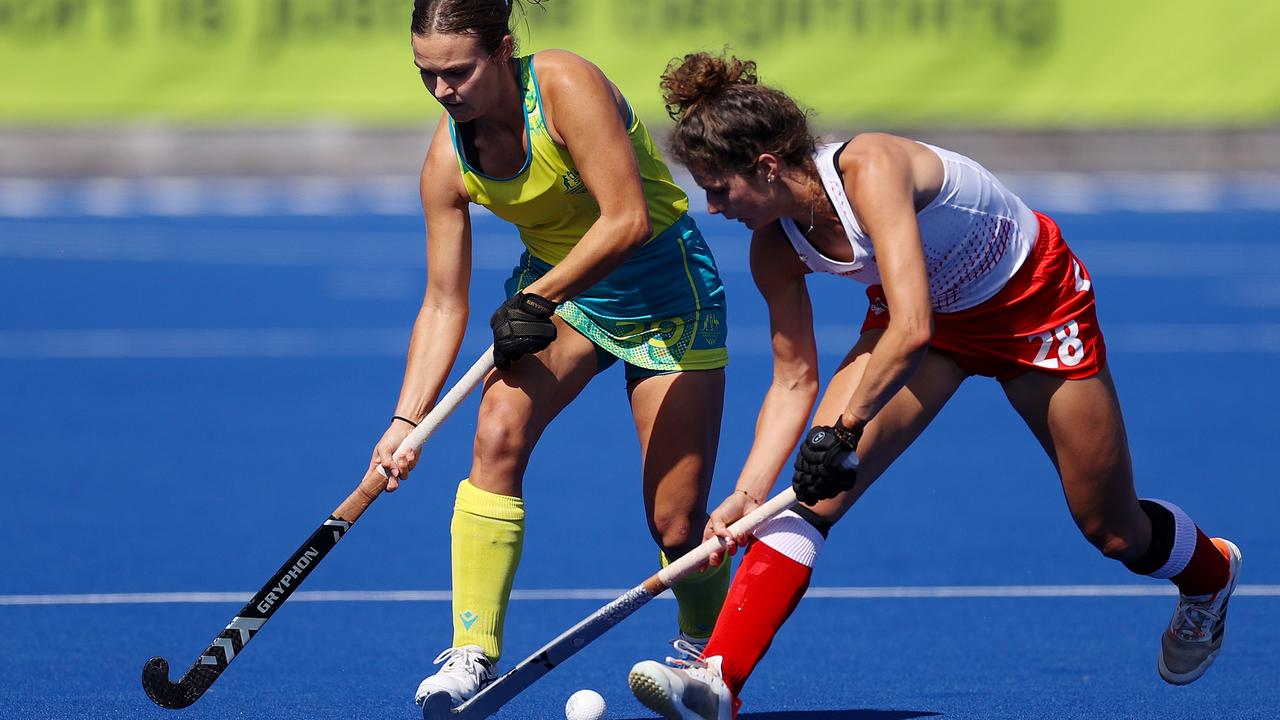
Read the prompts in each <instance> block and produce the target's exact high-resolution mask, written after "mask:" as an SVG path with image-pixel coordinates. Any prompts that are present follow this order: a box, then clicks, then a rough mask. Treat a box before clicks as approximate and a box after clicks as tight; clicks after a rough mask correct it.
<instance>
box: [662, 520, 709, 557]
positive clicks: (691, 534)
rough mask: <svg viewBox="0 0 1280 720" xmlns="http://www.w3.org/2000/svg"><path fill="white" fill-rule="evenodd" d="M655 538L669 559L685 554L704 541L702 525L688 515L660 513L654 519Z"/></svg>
mask: <svg viewBox="0 0 1280 720" xmlns="http://www.w3.org/2000/svg"><path fill="white" fill-rule="evenodd" d="M652 529H653V539H654V540H656V541H657V542H658V546H659V547H661V548H662V552H663V554H664V555H666V556H667V559H669V560H675V559H676V558H678V557H680V556H681V555H684V554H685V553H687V552H689V551H690V550H692V549H693V548H695V547H697V546H698V544H699V543H701V542H702V526H701V525H697V526H695V523H694V522H692V520H691V519H690V518H689V516H687V515H659V516H657V517H654V519H653V528H652Z"/></svg>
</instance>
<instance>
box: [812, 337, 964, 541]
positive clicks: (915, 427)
mask: <svg viewBox="0 0 1280 720" xmlns="http://www.w3.org/2000/svg"><path fill="white" fill-rule="evenodd" d="M882 334H883V331H882V330H871V331H868V332H866V333H864V334H863V335H862V337H860V338H859V339H858V342H857V344H855V345H854V346H853V349H852V350H850V351H849V354H848V355H846V356H845V359H844V360H843V361H842V362H841V366H840V369H839V370H837V371H836V374H835V375H834V376H833V377H832V378H831V382H830V383H829V384H828V385H827V389H826V391H825V392H824V393H823V394H822V399H821V400H820V401H819V402H818V409H817V411H816V412H815V413H814V420H813V422H814V424H815V425H830V424H832V423H834V422H835V421H836V419H837V418H839V417H840V413H841V412H843V410H844V407H845V404H846V403H847V402H848V400H849V397H850V396H851V395H852V394H853V391H854V389H855V388H857V387H858V383H859V382H861V381H862V374H863V372H865V371H866V366H867V362H868V361H869V360H870V359H871V350H872V349H873V348H874V347H875V344H876V342H877V341H879V339H880V336H881V335H882ZM966 377H967V376H966V375H965V374H964V371H962V370H961V369H960V368H959V367H958V366H957V365H956V364H955V363H954V362H952V361H951V359H950V358H948V357H947V356H945V355H943V354H941V353H938V352H936V351H934V350H929V351H927V352H926V353H925V355H924V358H922V359H921V361H920V367H918V368H917V369H916V372H915V374H914V375H912V377H911V379H910V380H909V381H908V382H907V384H906V385H905V386H904V387H903V388H902V389H901V390H899V391H898V392H897V394H895V395H894V396H893V398H892V399H891V400H890V401H889V402H888V403H886V404H885V406H884V408H883V409H881V410H880V412H879V413H877V414H876V416H875V417H874V418H872V420H871V422H869V423H867V426H866V428H865V429H864V430H863V433H862V439H861V440H859V441H858V484H857V485H856V486H855V487H854V488H853V489H852V490H850V491H848V492H846V493H843V494H841V495H839V496H838V497H834V498H831V499H830V500H824V501H822V502H820V503H818V504H817V505H814V506H813V509H814V511H815V512H816V513H817V514H818V515H820V516H822V517H823V518H825V519H827V520H828V521H829V522H832V523H834V522H835V521H837V520H839V519H840V518H841V517H843V516H844V514H845V513H846V512H848V511H849V508H851V507H853V504H854V503H855V502H857V501H858V498H860V497H862V495H863V493H865V492H866V491H867V489H868V488H869V487H871V484H872V483H874V482H875V481H876V480H877V479H879V477H880V476H881V475H882V474H883V473H884V471H885V470H887V469H888V468H889V466H890V465H891V464H892V463H893V461H894V460H896V459H897V458H898V456H899V455H901V454H902V453H903V452H904V451H905V450H906V449H907V448H908V447H910V446H911V443H913V442H915V440H916V438H917V437H919V436H920V433H922V432H924V429H925V428H926V427H928V426H929V423H931V422H933V419H934V418H935V417H937V415H938V413H939V412H940V411H941V410H942V408H943V406H945V405H946V404H947V401H948V400H950V399H951V396H952V395H954V394H955V392H956V390H957V389H959V387H960V384H961V383H963V382H964V380H965V378H966Z"/></svg>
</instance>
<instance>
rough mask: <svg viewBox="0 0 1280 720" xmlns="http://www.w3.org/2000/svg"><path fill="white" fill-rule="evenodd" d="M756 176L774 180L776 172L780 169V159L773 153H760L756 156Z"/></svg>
mask: <svg viewBox="0 0 1280 720" xmlns="http://www.w3.org/2000/svg"><path fill="white" fill-rule="evenodd" d="M755 169H756V176H757V177H759V178H760V179H761V180H764V181H765V182H776V181H777V180H778V173H779V171H781V170H782V161H781V160H779V159H778V156H777V155H774V154H773V153H761V154H760V156H759V157H757V158H756V163H755Z"/></svg>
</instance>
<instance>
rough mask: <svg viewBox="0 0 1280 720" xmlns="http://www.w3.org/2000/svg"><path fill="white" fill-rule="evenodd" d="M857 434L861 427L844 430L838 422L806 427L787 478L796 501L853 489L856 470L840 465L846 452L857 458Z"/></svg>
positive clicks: (813, 500)
mask: <svg viewBox="0 0 1280 720" xmlns="http://www.w3.org/2000/svg"><path fill="white" fill-rule="evenodd" d="M860 437H862V430H861V429H858V430H856V431H850V430H847V429H846V428H845V427H844V426H843V425H841V424H840V423H839V422H838V421H837V422H836V424H835V425H834V426H831V425H819V426H816V427H813V428H811V429H810V430H809V434H808V436H806V437H805V440H804V443H803V444H802V445H801V446H800V453H799V454H798V455H797V456H796V464H795V475H794V476H793V477H792V479H791V487H792V488H794V489H795V491H796V498H797V499H798V500H799V501H800V502H802V503H804V504H806V505H813V504H815V503H817V502H818V501H820V500H826V499H828V498H833V497H835V496H837V495H839V494H840V493H842V492H844V491H846V490H850V489H852V488H853V486H854V485H855V484H856V483H857V481H858V473H857V470H854V469H849V468H846V467H844V466H843V465H844V463H845V460H846V459H847V458H848V457H849V456H850V455H853V456H854V457H855V458H856V457H857V455H856V450H857V447H858V439H859V438H860Z"/></svg>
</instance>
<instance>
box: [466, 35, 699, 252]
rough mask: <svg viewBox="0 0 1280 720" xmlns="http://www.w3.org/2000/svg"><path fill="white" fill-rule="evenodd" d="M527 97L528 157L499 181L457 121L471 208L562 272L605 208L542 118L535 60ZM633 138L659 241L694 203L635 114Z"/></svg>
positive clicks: (525, 78)
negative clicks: (475, 161) (476, 163)
mask: <svg viewBox="0 0 1280 720" xmlns="http://www.w3.org/2000/svg"><path fill="white" fill-rule="evenodd" d="M516 60H517V62H518V63H519V67H520V88H521V91H522V93H523V97H524V121H525V138H526V143H527V145H528V152H527V153H526V155H525V162H524V165H523V166H522V167H521V168H520V171H519V172H518V173H516V174H515V175H513V176H512V177H509V178H496V177H492V176H490V175H486V174H484V173H483V172H481V171H479V170H477V169H475V168H474V167H472V166H471V164H470V163H468V162H467V157H466V153H465V152H464V149H463V144H462V142H461V139H460V138H459V136H458V129H457V127H456V126H455V125H454V123H453V121H452V120H450V121H449V132H450V133H451V135H452V137H453V146H454V151H455V154H456V155H457V156H458V165H459V167H460V168H461V169H462V181H463V183H464V184H465V185H466V188H467V193H468V195H470V197H471V201H472V202H474V203H476V204H477V205H483V206H484V207H486V208H489V210H490V211H492V212H493V214H494V215H497V216H498V217H500V218H502V219H503V220H506V221H507V222H509V223H511V224H512V225H515V226H516V227H517V228H518V229H519V230H520V239H521V240H523V241H524V244H525V246H526V247H528V248H529V253H530V254H531V255H533V256H534V257H535V258H537V259H539V260H541V261H543V262H545V263H548V264H551V265H555V264H557V263H559V262H560V261H561V260H563V259H564V257H565V256H566V255H568V254H569V251H570V250H572V249H573V246H574V245H576V244H577V243H578V240H580V239H582V236H583V235H586V234H587V230H588V229H590V228H591V226H592V224H594V223H595V221H596V220H597V219H598V218H599V217H600V206H599V205H598V204H597V203H596V201H595V198H594V197H592V196H591V193H589V192H587V188H586V186H584V185H583V184H582V178H581V177H580V176H579V174H578V170H577V168H576V167H574V163H573V158H572V157H571V156H570V155H569V151H568V150H566V149H565V148H562V147H560V146H559V145H556V143H555V141H554V140H552V138H551V133H550V132H549V131H548V130H547V123H546V118H545V117H544V115H543V112H542V93H541V92H540V91H539V89H538V76H537V73H536V72H535V71H534V69H533V56H532V55H529V56H526V57H522V58H517V59H516ZM627 134H628V135H629V136H630V138H631V147H632V148H633V149H634V150H635V154H636V160H637V162H638V163H639V165H640V179H641V181H642V183H643V186H644V196H645V200H646V201H647V202H648V205H649V220H650V222H651V224H652V226H653V237H657V236H658V235H660V234H661V233H662V232H663V231H664V230H666V229H667V228H668V227H670V226H671V225H673V224H674V223H675V222H676V220H679V219H680V217H681V216H683V215H684V214H685V212H686V211H687V210H688V209H689V198H688V197H687V196H686V195H685V193H684V190H682V189H680V186H679V185H676V183H675V181H674V180H672V179H671V172H670V171H669V170H667V166H666V164H665V163H664V162H663V161H662V156H661V155H660V154H659V153H658V149H657V147H656V146H655V144H654V142H653V138H652V137H651V136H650V135H649V131H648V130H647V129H646V128H645V126H644V123H643V122H641V121H640V119H639V118H638V117H637V116H636V115H635V113H634V112H633V113H631V118H630V123H629V124H628V126H627Z"/></svg>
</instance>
